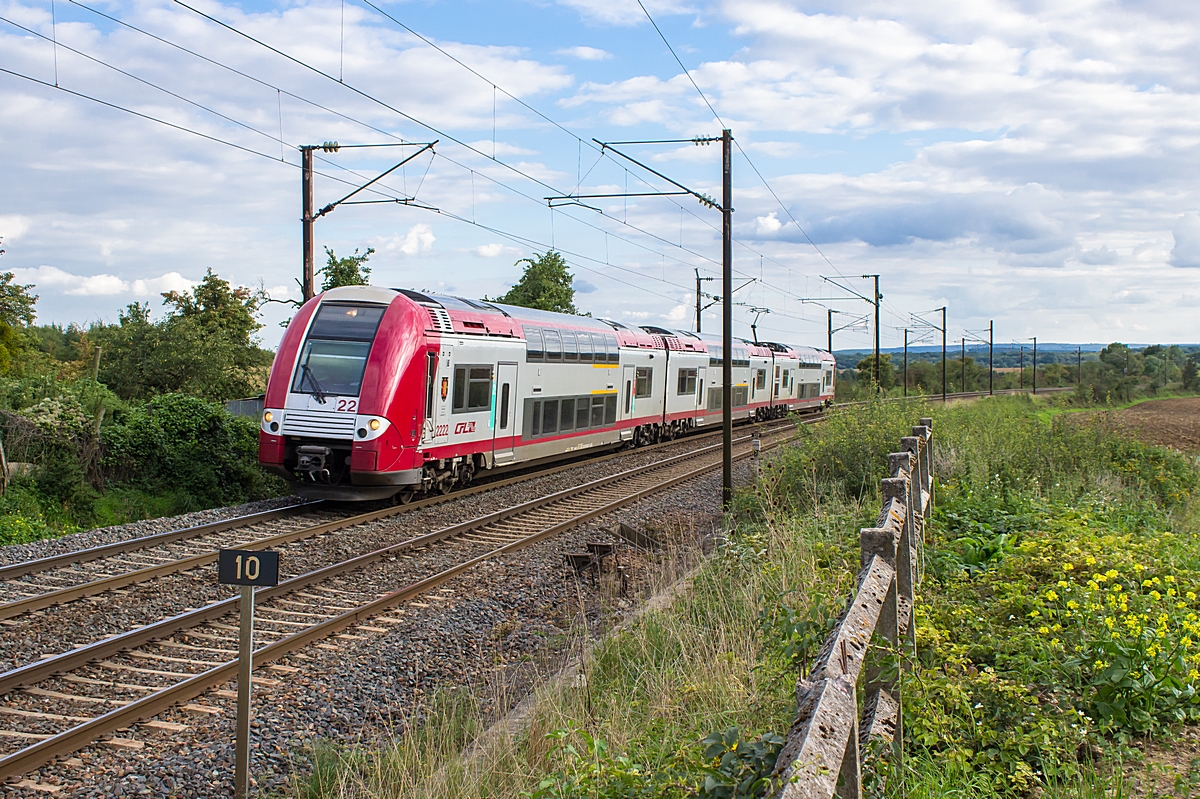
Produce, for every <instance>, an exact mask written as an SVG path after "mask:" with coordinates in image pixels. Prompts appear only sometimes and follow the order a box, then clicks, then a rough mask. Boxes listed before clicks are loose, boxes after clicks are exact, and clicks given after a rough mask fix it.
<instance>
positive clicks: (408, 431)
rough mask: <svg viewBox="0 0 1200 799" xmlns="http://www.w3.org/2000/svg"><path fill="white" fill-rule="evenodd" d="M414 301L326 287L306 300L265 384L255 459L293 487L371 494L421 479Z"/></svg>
mask: <svg viewBox="0 0 1200 799" xmlns="http://www.w3.org/2000/svg"><path fill="white" fill-rule="evenodd" d="M425 340H426V339H425V324H424V320H423V318H422V313H421V309H420V308H419V307H418V306H417V305H416V304H415V303H412V302H411V301H409V300H408V299H407V298H405V297H403V296H402V295H400V294H399V293H397V292H395V291H392V290H390V289H381V288H374V287H367V286H362V287H357V286H356V287H346V288H339V289H332V290H330V291H327V292H325V293H324V294H321V295H319V296H318V297H315V298H314V299H312V300H310V301H309V302H307V303H306V304H305V305H304V306H303V307H302V308H301V309H300V311H299V312H298V313H297V314H296V316H295V318H293V320H292V322H291V324H290V325H289V326H288V329H287V332H286V333H285V334H284V337H283V340H282V341H281V342H280V346H279V352H278V354H277V355H276V357H275V362H274V364H273V365H272V367H271V377H270V380H269V382H268V385H267V396H266V402H265V405H266V409H265V411H264V413H263V416H262V420H261V429H260V434H259V462H260V463H261V464H263V465H264V466H265V467H267V468H268V469H270V470H272V471H274V472H276V473H277V474H280V475H281V476H283V477H285V478H287V479H288V480H291V481H293V482H295V483H296V491H297V493H299V494H300V495H301V496H305V497H310V498H323V499H377V498H384V497H388V496H391V495H392V494H394V493H396V491H398V490H400V489H401V488H404V487H407V486H413V485H416V484H419V483H420V482H421V476H422V470H421V463H420V460H419V455H418V452H417V444H418V440H419V439H418V436H419V431H420V425H421V407H420V398H421V397H422V396H423V394H424V392H423V391H422V388H423V387H424V382H425V363H424V353H425Z"/></svg>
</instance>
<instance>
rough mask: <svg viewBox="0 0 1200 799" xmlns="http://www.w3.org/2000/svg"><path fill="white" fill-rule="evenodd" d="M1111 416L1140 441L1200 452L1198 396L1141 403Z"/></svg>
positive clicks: (1199, 404)
mask: <svg viewBox="0 0 1200 799" xmlns="http://www.w3.org/2000/svg"><path fill="white" fill-rule="evenodd" d="M1113 417H1114V418H1115V419H1116V420H1117V423H1118V424H1120V425H1121V426H1122V427H1125V428H1127V429H1129V430H1130V431H1132V432H1133V433H1134V434H1135V435H1136V436H1137V437H1138V438H1140V439H1142V440H1143V441H1147V442H1150V443H1152V444H1162V445H1164V446H1168V447H1175V448H1176V449H1181V450H1184V451H1185V452H1200V397H1184V398H1181V399H1164V400H1153V401H1150V402H1143V403H1141V404H1140V405H1134V406H1133V407H1132V408H1125V409H1124V410H1121V411H1117V412H1116V413H1114V414H1113Z"/></svg>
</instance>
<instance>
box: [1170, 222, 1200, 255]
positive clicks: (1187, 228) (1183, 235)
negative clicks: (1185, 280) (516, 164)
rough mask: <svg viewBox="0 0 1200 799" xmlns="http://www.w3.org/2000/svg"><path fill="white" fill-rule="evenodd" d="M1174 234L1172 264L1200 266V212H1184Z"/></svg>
mask: <svg viewBox="0 0 1200 799" xmlns="http://www.w3.org/2000/svg"><path fill="white" fill-rule="evenodd" d="M1174 236H1175V246H1174V247H1172V248H1171V265H1172V266H1182V267H1188V268H1192V269H1195V268H1197V267H1200V214H1195V213H1189V214H1184V215H1183V218H1182V219H1180V220H1179V223H1178V224H1177V225H1176V226H1175V230H1174Z"/></svg>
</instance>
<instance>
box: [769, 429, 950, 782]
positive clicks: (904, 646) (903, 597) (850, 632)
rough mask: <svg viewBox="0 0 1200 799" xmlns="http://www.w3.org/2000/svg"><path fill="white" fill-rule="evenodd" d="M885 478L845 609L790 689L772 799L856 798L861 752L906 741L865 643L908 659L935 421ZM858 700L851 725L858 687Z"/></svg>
mask: <svg viewBox="0 0 1200 799" xmlns="http://www.w3.org/2000/svg"><path fill="white" fill-rule="evenodd" d="M920 421H921V424H920V425H919V426H917V427H914V428H913V431H912V432H913V434H912V435H911V436H905V437H904V438H903V439H901V446H902V450H903V451H901V452H895V453H891V454H889V455H888V473H889V474H890V475H891V476H890V477H887V478H885V479H884V480H883V481H882V484H881V485H880V490H881V494H882V497H883V502H882V507H881V508H880V512H879V517H878V521H877V522H876V526H875V527H866V528H863V529H862V530H861V531H860V533H859V549H860V556H861V564H862V571H860V572H859V574H858V577H857V580H856V589H855V592H854V595H853V596H852V597H850V600H849V602H848V603H847V605H846V610H845V611H844V612H843V613H842V616H841V618H840V619H839V620H838V623H837V624H836V625H835V626H834V628H833V630H832V631H831V632H830V633H829V637H828V638H826V639H825V642H824V644H823V646H822V647H821V651H820V652H819V653H818V654H817V659H816V663H815V665H814V666H813V669H812V671H811V672H810V673H809V674H808V675H807V676H801V677H800V678H799V679H797V681H796V719H795V721H794V722H793V723H792V727H791V729H790V730H789V731H788V735H787V739H786V741H785V743H784V747H783V749H782V750H781V751H780V753H779V757H778V759H777V760H776V762H775V772H774V773H775V777H776V779H777V780H778V781H779V782H778V787H777V789H776V791H775V792H774V794H773V796H774V797H775V799H829V798H830V797H832V796H834V795H836V796H838V797H840V799H861V797H862V758H863V753H864V752H865V751H867V750H868V749H870V748H872V747H874V746H876V745H877V744H878V743H884V744H885V745H886V744H890V746H891V748H893V749H898V748H899V747H900V745H901V743H902V741H903V739H904V715H903V712H902V702H903V698H902V695H901V690H900V689H901V686H900V684H899V683H898V682H896V681H895V680H894V678H893V677H891V676H889V675H886V674H884V673H883V671H882V670H881V669H880V668H873V667H869V668H865V669H864V664H865V663H866V656H867V652H868V651H869V647H870V644H871V639H872V637H873V636H875V635H878V636H879V637H880V638H882V639H883V640H884V641H885V642H886V644H887V646H888V647H890V648H891V649H893V650H894V651H895V652H896V654H897V655H899V656H901V662H903V657H904V655H905V654H907V656H908V657H909V658H911V657H915V654H916V643H915V638H914V634H913V629H912V627H913V625H912V610H913V602H914V596H915V595H914V590H915V586H916V585H918V584H919V583H920V576H921V575H920V568H919V565H920V563H921V552H922V549H923V546H924V528H925V521H926V520H927V519H928V518H929V515H930V512H931V511H932V502H933V468H932V458H931V457H930V450H931V448H932V435H933V433H932V431H933V420H932V419H928V418H925V419H921V420H920ZM860 681H861V682H862V683H863V688H862V690H863V692H864V694H865V696H866V701H865V702H864V705H863V716H862V719H861V721H860V719H859V717H858V693H859V683H860Z"/></svg>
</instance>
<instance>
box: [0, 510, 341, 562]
mask: <svg viewBox="0 0 1200 799" xmlns="http://www.w3.org/2000/svg"><path fill="white" fill-rule="evenodd" d="M320 504H321V501H320V500H317V501H315V502H298V503H296V504H294V505H288V506H286V507H283V508H275V509H274V510H264V511H260V512H258V513H250V514H247V515H245V516H233V517H230V518H228V519H221V520H219V521H215V522H206V523H204V524H198V525H195V526H193V527H180V528H178V529H176V530H167V531H166V532H162V533H154V534H152V535H144V536H140V537H138V538H127V539H126V540H124V541H116V542H114V543H112V544H101V545H100V546H94V547H89V548H87V549H77V550H75V551H73V552H64V553H63V554H61V555H50V556H48V557H44V558H37V559H36V560H25V561H21V562H20V563H12V564H9V565H8V566H0V580H11V579H13V578H15V577H24V576H25V575H27V574H34V573H37V572H45V571H50V570H51V569H57V568H61V567H63V566H69V565H71V564H72V563H87V562H89V561H93V560H98V559H100V558H107V557H109V556H110V555H123V554H124V553H126V552H133V551H135V550H138V549H148V548H150V547H156V546H161V545H163V544H172V543H174V542H176V541H182V540H183V539H185V538H198V537H200V536H202V535H209V534H210V533H223V532H225V531H226V530H233V529H236V528H238V527H245V526H247V525H251V524H258V523H259V522H269V521H274V520H275V519H282V518H286V517H288V516H293V515H295V514H297V513H299V512H300V511H302V510H309V509H311V508H313V507H316V506H317V505H320Z"/></svg>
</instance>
